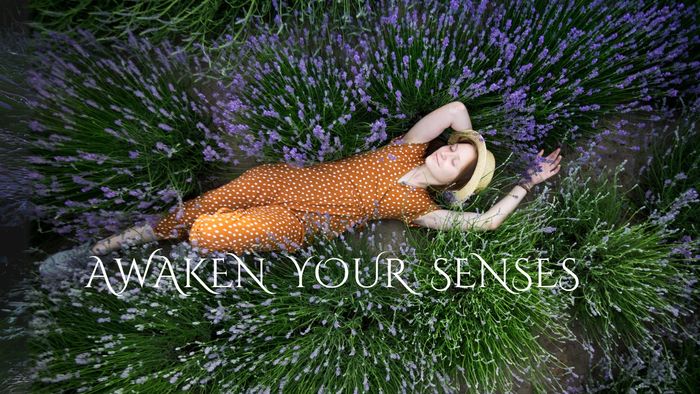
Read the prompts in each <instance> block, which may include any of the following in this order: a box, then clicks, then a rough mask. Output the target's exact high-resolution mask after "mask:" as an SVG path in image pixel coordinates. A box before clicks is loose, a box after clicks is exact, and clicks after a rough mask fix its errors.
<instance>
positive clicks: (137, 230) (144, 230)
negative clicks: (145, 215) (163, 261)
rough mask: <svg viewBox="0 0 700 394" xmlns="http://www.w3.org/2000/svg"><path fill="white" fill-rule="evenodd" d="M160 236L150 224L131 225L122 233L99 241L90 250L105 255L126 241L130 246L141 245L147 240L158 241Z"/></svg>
mask: <svg viewBox="0 0 700 394" xmlns="http://www.w3.org/2000/svg"><path fill="white" fill-rule="evenodd" d="M157 239H158V237H157V236H156V235H155V234H154V232H153V229H152V228H151V226H150V225H148V224H146V225H144V226H141V227H136V226H134V227H131V228H129V229H127V230H126V231H124V232H123V233H121V234H117V235H113V236H111V237H109V238H107V239H103V240H101V241H99V242H97V243H96V244H95V245H94V246H93V247H92V248H91V249H90V251H91V252H92V253H93V254H95V255H104V254H107V253H109V252H112V251H114V250H118V249H119V248H121V247H122V245H123V244H124V243H126V244H128V245H129V246H135V245H140V244H143V243H146V242H151V241H156V240H157Z"/></svg>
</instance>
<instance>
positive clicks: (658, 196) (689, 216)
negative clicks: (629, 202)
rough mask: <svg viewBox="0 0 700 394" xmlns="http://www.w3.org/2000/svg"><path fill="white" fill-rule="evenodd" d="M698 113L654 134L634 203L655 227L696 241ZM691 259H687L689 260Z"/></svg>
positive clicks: (699, 180)
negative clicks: (642, 210) (644, 211)
mask: <svg viewBox="0 0 700 394" xmlns="http://www.w3.org/2000/svg"><path fill="white" fill-rule="evenodd" d="M697 122H698V118H697V113H692V112H691V113H687V114H682V115H681V116H680V122H679V123H678V124H677V125H675V126H672V125H666V126H665V127H663V128H659V129H658V130H655V132H654V135H655V136H657V137H658V138H657V139H656V140H655V141H654V142H653V143H652V144H650V146H649V149H648V152H647V154H648V155H647V161H646V163H645V164H644V166H642V168H641V170H640V182H639V188H638V189H637V191H638V193H637V195H636V196H635V197H636V198H635V202H636V203H637V204H638V205H639V206H640V207H641V206H643V207H644V208H645V209H646V211H647V212H648V215H649V216H650V217H651V218H653V219H654V220H655V221H656V222H657V223H659V224H661V225H663V226H665V227H668V228H670V229H671V228H673V229H676V230H677V231H676V233H677V236H676V238H680V237H681V236H685V237H690V238H692V239H697V238H698V231H699V230H700V223H698V215H697V210H698V206H697V203H698V202H700V199H699V198H698V191H697V185H698V184H700V151H699V150H698V143H700V131H699V129H698V123H697ZM688 257H690V256H688Z"/></svg>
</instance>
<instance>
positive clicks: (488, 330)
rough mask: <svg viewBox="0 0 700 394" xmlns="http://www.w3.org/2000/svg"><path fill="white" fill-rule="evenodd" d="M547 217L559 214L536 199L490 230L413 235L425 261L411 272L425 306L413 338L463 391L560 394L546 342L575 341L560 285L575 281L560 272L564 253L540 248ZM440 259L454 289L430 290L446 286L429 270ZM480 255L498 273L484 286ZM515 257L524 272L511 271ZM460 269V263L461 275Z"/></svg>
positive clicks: (486, 275)
mask: <svg viewBox="0 0 700 394" xmlns="http://www.w3.org/2000/svg"><path fill="white" fill-rule="evenodd" d="M500 186H501V187H502V186H503V185H500ZM494 188H495V189H499V187H498V186H497V185H494ZM497 193H498V192H497V191H490V192H485V193H484V195H480V198H482V199H486V200H492V199H494V198H496V197H497ZM486 194H490V195H488V196H487V195H486ZM475 203H476V204H477V205H481V204H483V201H482V202H475ZM468 210H470V211H474V210H475V207H474V206H473V205H472V206H471V207H469V209H468ZM551 215H554V216H555V217H556V212H555V211H553V210H552V209H551V208H549V207H548V206H547V204H546V200H545V199H544V198H543V196H541V197H539V198H537V199H535V200H533V201H531V202H529V203H527V204H523V206H522V207H521V208H519V209H518V210H517V211H516V212H514V213H513V214H512V215H511V217H509V218H508V220H507V221H506V222H504V223H503V224H502V225H501V226H500V227H499V229H498V230H497V231H494V232H478V231H467V232H464V231H463V230H460V229H459V227H454V228H453V229H452V230H449V231H440V232H435V233H431V234H425V235H423V236H421V235H420V234H416V235H415V236H416V237H417V238H415V239H414V240H413V242H412V244H415V245H416V248H417V250H420V251H423V252H422V253H421V254H420V258H421V261H424V262H426V263H424V264H422V265H420V266H418V267H416V274H417V275H418V276H419V277H421V279H422V281H421V284H422V286H421V288H420V290H422V291H426V292H428V297H429V301H428V302H425V303H424V305H423V307H422V308H420V310H419V311H417V313H416V314H415V323H414V324H415V326H414V327H413V331H414V334H413V341H415V342H416V345H418V346H420V344H421V343H422V344H423V345H422V346H424V347H425V348H427V349H433V348H434V349H437V351H436V353H437V355H438V359H439V360H440V362H441V364H440V365H442V366H443V368H446V369H448V370H451V372H452V373H453V374H454V376H455V379H457V380H458V381H460V382H463V384H464V387H466V388H467V389H468V390H474V391H475V392H510V391H514V390H517V388H518V386H519V385H520V384H522V383H523V382H528V383H529V384H530V385H531V387H533V389H534V388H537V389H538V390H543V391H560V390H562V388H561V387H560V386H559V382H558V380H557V379H556V378H555V377H554V376H553V374H552V371H553V370H554V369H555V368H566V366H565V365H564V364H563V363H562V362H561V361H559V360H558V359H557V358H556V357H555V356H554V355H553V354H552V353H550V350H548V349H547V348H545V347H544V343H545V341H550V342H549V343H550V344H557V343H561V341H564V340H567V339H569V340H573V339H574V336H573V334H572V333H571V332H570V331H569V329H568V328H567V326H566V322H567V321H568V320H569V319H570V316H569V313H568V311H567V309H568V306H569V305H570V304H571V303H572V298H571V296H570V293H568V292H567V291H563V290H562V289H561V287H560V286H559V283H561V286H563V287H566V288H569V287H572V286H573V282H572V281H571V280H570V278H567V277H566V276H565V275H563V271H562V268H561V264H562V263H561V259H562V256H564V255H562V254H561V253H558V252H556V253H548V251H547V250H545V249H543V248H541V247H540V246H539V245H541V244H542V243H544V242H545V240H546V239H548V238H549V232H550V231H549V228H548V226H547V223H548V221H549V220H551V218H550V216H551ZM475 254H476V255H475ZM477 255H478V256H477ZM439 257H442V258H444V260H442V261H441V262H440V264H439V267H440V268H441V269H442V270H444V272H445V273H446V274H447V276H449V277H450V278H451V286H452V287H451V288H449V289H447V290H446V291H445V292H442V293H437V292H435V290H434V289H433V286H434V288H438V289H442V288H444V286H447V285H449V284H450V283H448V282H447V281H446V278H445V276H443V275H442V274H441V273H438V272H437V271H436V270H435V269H434V267H433V262H434V261H435V259H436V258H439ZM479 257H481V258H482V259H483V260H484V261H485V262H486V263H488V265H489V266H491V267H492V268H493V270H494V272H495V274H494V273H491V272H490V271H486V270H485V273H484V274H483V277H484V278H485V281H484V282H483V284H482V282H481V281H482V279H481V278H482V274H481V273H480V270H481V269H482V267H481V259H479ZM457 258H461V259H463V261H462V262H461V263H459V262H458V260H456V259H457ZM537 259H542V271H544V272H548V273H549V274H550V275H544V276H543V277H542V281H541V284H542V285H546V286H550V288H545V287H539V284H538V283H539V278H538V274H537V272H538V268H537V267H538V263H537ZM516 260H517V265H518V266H519V267H520V270H521V271H518V270H517V269H516ZM457 264H461V267H460V269H459V271H458V270H457ZM522 271H525V272H527V274H528V275H529V279H528V278H527V277H525V276H524V275H523V274H522ZM460 272H461V274H460ZM460 275H461V278H460V279H461V286H467V287H463V288H457V287H455V286H456V284H457V283H456V280H457V278H458V276H460ZM501 281H503V282H501ZM469 286H473V287H469ZM528 287H529V288H528ZM524 289H527V290H524ZM450 366H451V368H450Z"/></svg>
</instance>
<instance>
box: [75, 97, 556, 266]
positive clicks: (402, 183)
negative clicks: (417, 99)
mask: <svg viewBox="0 0 700 394" xmlns="http://www.w3.org/2000/svg"><path fill="white" fill-rule="evenodd" d="M447 127H451V128H452V129H453V130H455V132H454V133H452V136H451V137H450V139H449V141H448V144H447V145H443V146H442V147H439V148H438V149H436V150H434V151H432V152H430V153H429V154H428V151H429V149H428V145H429V143H431V142H433V143H434V142H435V141H433V140H436V138H437V137H438V136H439V135H440V134H441V133H442V132H443V130H444V129H446V128H447ZM471 129H472V124H471V120H470V118H469V113H468V111H467V109H466V107H465V106H464V104H462V103H461V102H452V103H449V104H447V105H444V106H442V107H440V108H438V109H436V110H435V111H433V112H431V113H430V114H428V115H426V116H425V117H423V118H422V119H421V120H420V121H419V122H417V123H416V124H415V125H414V126H413V127H412V128H411V129H410V130H409V131H408V132H407V133H406V134H405V135H403V136H399V137H396V138H394V139H393V140H392V141H391V143H389V144H388V145H386V146H384V147H382V148H380V149H377V150H375V151H371V152H365V153H362V154H359V155H355V156H352V157H349V158H346V159H343V160H339V161H334V162H328V163H321V164H318V165H315V166H311V167H303V168H295V167H292V166H290V165H288V164H285V163H280V164H264V165H261V166H257V167H254V168H252V169H250V170H248V171H246V172H244V173H243V174H242V175H241V176H239V177H238V178H236V179H235V180H233V181H231V182H230V183H228V184H226V185H224V186H222V187H220V188H218V189H215V190H211V191H209V192H207V193H204V194H203V195H201V196H198V197H196V198H194V199H192V200H189V201H187V202H186V203H185V204H184V207H183V209H181V210H178V211H176V212H172V213H170V214H168V215H165V216H164V217H163V218H161V219H160V221H159V222H158V223H157V225H156V226H155V227H154V228H152V227H151V226H150V225H145V226H141V227H132V228H130V229H128V230H127V231H125V232H124V233H122V234H118V235H115V236H112V237H110V238H107V239H105V240H102V241H99V242H97V243H96V244H95V245H94V246H93V247H92V248H90V249H87V248H86V245H84V246H83V250H84V251H88V252H89V253H91V254H95V255H102V254H105V253H108V252H110V251H113V250H117V249H119V248H120V247H121V245H122V244H123V243H124V242H129V243H130V244H140V243H144V242H151V241H155V240H159V239H186V238H189V240H190V242H191V243H192V244H193V245H194V246H198V247H201V248H202V249H205V250H210V251H212V250H221V251H229V252H235V253H242V252H244V251H246V250H253V249H255V250H258V251H269V250H287V251H294V250H297V249H298V248H299V247H301V246H303V245H305V244H306V243H307V242H308V241H309V240H310V239H311V238H313V237H315V236H316V235H318V234H320V233H326V234H327V235H330V236H337V235H339V234H340V233H342V232H343V231H344V230H346V229H349V228H351V227H353V226H355V225H360V226H363V225H364V224H365V223H366V222H367V221H369V220H373V219H381V218H395V219H399V220H403V221H404V222H405V223H406V224H407V225H409V226H411V227H417V226H423V227H428V228H433V229H441V230H445V229H448V228H451V226H453V225H454V224H455V223H457V225H459V226H460V228H461V229H463V230H465V231H468V230H493V229H496V228H497V227H498V226H499V225H500V224H501V223H502V222H503V221H504V220H505V218H506V217H507V216H508V215H509V214H510V213H511V212H513V210H515V208H516V207H517V205H518V204H519V203H520V201H521V200H522V199H523V198H524V197H525V194H526V193H527V192H529V191H530V189H531V188H532V186H534V185H535V184H538V183H541V182H543V181H545V180H546V179H548V178H550V177H551V176H553V175H555V174H556V173H557V172H559V169H560V168H561V165H560V164H559V162H560V160H561V156H560V155H559V151H560V149H556V150H555V151H554V152H552V153H551V154H550V155H548V156H547V159H548V160H545V163H543V164H542V169H541V170H540V171H539V172H537V173H535V174H532V173H531V174H530V175H531V177H530V178H531V179H530V180H524V179H523V180H521V181H520V182H519V183H518V184H517V185H516V186H515V187H513V189H512V190H511V191H510V192H509V193H508V195H507V196H506V197H505V198H503V199H501V200H500V201H498V202H497V203H496V204H495V205H494V206H493V207H491V209H489V210H488V211H486V212H484V213H474V212H458V211H451V210H447V209H442V208H440V206H438V205H437V204H435V203H434V202H433V200H432V198H431V197H430V195H429V194H428V189H429V188H431V189H435V190H438V191H450V192H452V194H453V197H454V201H455V203H457V204H459V203H462V202H464V201H465V200H466V199H467V198H469V196H470V195H471V194H473V193H474V192H478V191H480V190H482V189H483V188H485V187H486V186H487V185H488V183H489V182H490V180H491V177H492V175H493V170H494V168H495V163H494V160H493V155H492V154H491V152H489V151H488V150H487V149H486V145H485V143H484V141H483V138H481V136H480V135H479V134H478V133H476V132H474V131H473V130H471ZM459 130H461V131H459ZM436 141H437V140H436ZM543 153H544V151H540V152H539V154H538V156H542V155H543Z"/></svg>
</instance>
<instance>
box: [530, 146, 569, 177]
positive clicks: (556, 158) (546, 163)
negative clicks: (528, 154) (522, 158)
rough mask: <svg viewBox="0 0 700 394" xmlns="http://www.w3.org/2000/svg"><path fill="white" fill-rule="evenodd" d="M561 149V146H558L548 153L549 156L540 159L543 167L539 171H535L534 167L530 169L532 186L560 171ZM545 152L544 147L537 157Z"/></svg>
mask: <svg viewBox="0 0 700 394" xmlns="http://www.w3.org/2000/svg"><path fill="white" fill-rule="evenodd" d="M560 151H561V148H557V149H556V150H554V151H553V152H552V153H550V154H549V155H547V157H545V158H544V159H542V160H538V162H539V165H540V167H541V168H540V169H539V171H537V172H535V170H533V169H529V170H528V175H529V178H530V180H529V182H528V183H529V184H530V186H534V185H537V184H538V183H542V182H544V181H546V180H547V179H549V178H551V177H553V176H554V175H556V174H557V173H558V172H559V170H560V169H561V164H559V162H560V161H561V155H560V154H559V152H560ZM543 154H544V149H542V150H541V151H540V152H539V153H538V154H537V157H539V158H541V157H542V155H543Z"/></svg>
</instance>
